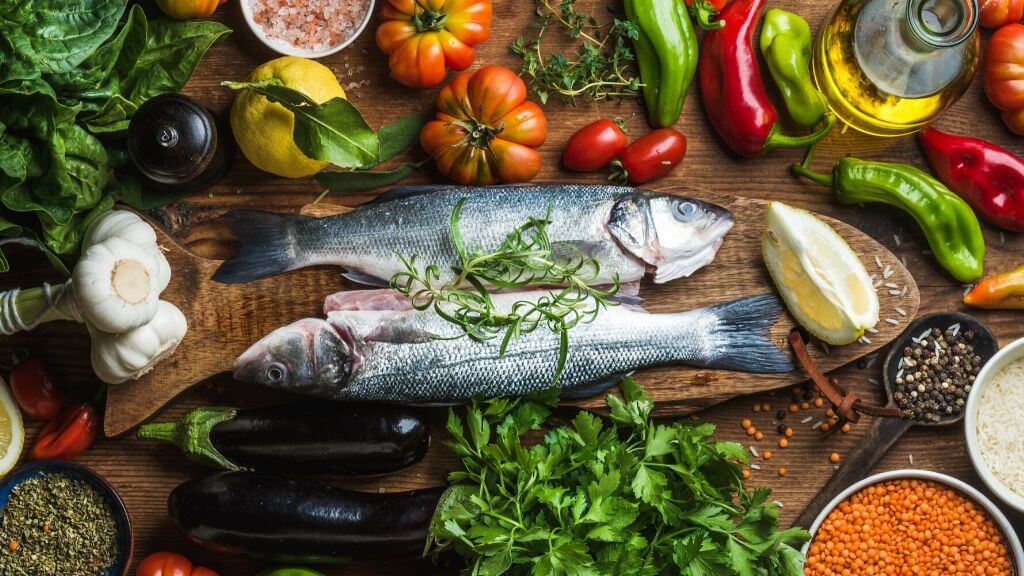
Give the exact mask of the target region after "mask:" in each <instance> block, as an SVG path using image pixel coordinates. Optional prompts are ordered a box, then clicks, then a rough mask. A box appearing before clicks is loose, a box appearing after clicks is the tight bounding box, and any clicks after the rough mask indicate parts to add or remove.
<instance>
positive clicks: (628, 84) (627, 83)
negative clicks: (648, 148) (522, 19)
mask: <svg viewBox="0 0 1024 576" xmlns="http://www.w3.org/2000/svg"><path fill="white" fill-rule="evenodd" d="M536 3H537V10H536V13H537V19H536V20H535V21H534V22H532V23H531V24H530V29H531V30H533V31H534V34H533V37H532V38H530V39H525V38H523V37H522V36H520V37H518V38H516V40H515V41H514V42H513V43H512V46H511V48H512V52H513V53H514V54H517V55H519V56H521V57H522V59H523V68H522V71H521V73H520V74H521V75H522V76H524V77H526V78H527V79H528V80H529V82H530V85H531V86H532V87H533V90H534V91H535V92H536V93H537V96H538V97H539V98H540V101H541V103H547V100H548V97H550V96H551V95H553V94H557V95H560V96H561V97H562V99H563V100H565V101H566V102H568V103H569V104H571V105H573V106H575V105H576V98H577V97H580V96H585V97H587V98H590V99H591V100H604V99H606V98H624V97H634V96H636V95H637V93H638V91H639V90H640V87H641V86H642V84H641V83H640V79H639V77H638V76H637V75H636V73H635V71H634V70H633V67H632V64H631V63H632V62H633V61H634V60H635V59H636V57H635V56H634V54H633V47H632V44H631V42H630V41H631V40H633V39H636V37H637V36H638V35H639V31H638V30H637V27H636V25H635V24H633V23H632V22H630V21H628V20H620V19H618V18H613V19H612V21H611V22H608V23H601V22H598V20H597V18H595V17H594V16H593V15H590V14H584V13H582V12H579V11H578V10H577V9H576V0H560V1H558V2H554V1H553V0H536ZM552 27H556V28H563V29H565V31H566V32H567V33H568V35H569V38H571V39H573V40H575V41H577V43H578V49H576V50H575V51H573V52H572V54H570V55H568V56H566V55H565V54H561V53H554V54H545V53H544V52H545V49H546V47H547V45H546V44H543V42H542V40H543V39H544V35H545V33H547V32H548V30H549V29H551V28H552ZM552 33H554V32H552Z"/></svg>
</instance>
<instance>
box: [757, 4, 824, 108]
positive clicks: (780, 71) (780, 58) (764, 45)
mask: <svg viewBox="0 0 1024 576" xmlns="http://www.w3.org/2000/svg"><path fill="white" fill-rule="evenodd" d="M812 40H813V37H812V36H811V27H810V26H809V25H808V24H807V21H806V20H804V19H803V18H801V17H800V16H798V15H796V14H793V13H792V12H786V11H785V10H779V9H778V8H772V9H770V10H768V11H767V12H766V13H765V15H764V24H762V26H761V41H760V44H761V53H762V54H764V59H765V62H767V64H768V71H769V72H770V73H771V75H772V80H774V81H775V85H776V86H777V87H778V88H779V92H780V93H781V94H782V99H783V101H785V104H786V110H788V111H789V115H790V117H791V118H793V121H794V122H796V123H797V124H799V125H800V126H805V127H807V128H813V127H814V126H817V125H818V124H819V123H820V122H821V119H822V118H823V117H824V116H825V113H826V112H827V111H828V104H827V103H826V102H825V96H824V95H822V93H821V92H819V91H818V89H817V88H816V87H815V86H814V83H813V81H812V80H811V42H812Z"/></svg>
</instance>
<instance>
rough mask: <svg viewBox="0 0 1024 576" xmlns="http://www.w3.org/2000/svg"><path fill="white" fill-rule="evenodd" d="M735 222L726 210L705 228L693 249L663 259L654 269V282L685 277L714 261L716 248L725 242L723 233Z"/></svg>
mask: <svg viewBox="0 0 1024 576" xmlns="http://www.w3.org/2000/svg"><path fill="white" fill-rule="evenodd" d="M735 224H736V222H735V221H734V220H733V219H732V215H730V214H729V213H728V212H726V213H725V215H724V216H723V217H721V218H719V219H718V220H717V221H716V222H715V223H713V224H711V225H710V226H708V227H707V229H706V230H705V232H704V234H703V236H704V241H703V242H701V243H700V246H699V247H698V248H697V249H696V250H693V251H689V252H682V253H679V254H676V255H673V256H671V257H668V258H666V259H665V261H664V262H662V263H660V264H658V265H657V266H656V268H655V270H654V283H655V284H664V283H666V282H671V281H672V280H676V279H678V278H685V277H688V276H690V275H691V274H693V273H694V272H696V271H697V270H700V269H701V268H703V267H705V266H707V265H708V264H710V263H711V262H713V261H714V259H715V256H717V255H718V250H719V249H720V248H721V247H722V244H724V243H725V235H726V234H728V233H729V231H730V230H732V227H733V226H734V225H735Z"/></svg>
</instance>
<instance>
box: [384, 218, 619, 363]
mask: <svg viewBox="0 0 1024 576" xmlns="http://www.w3.org/2000/svg"><path fill="white" fill-rule="evenodd" d="M464 201H465V200H464V199H461V200H459V201H458V202H457V203H456V204H455V209H454V210H452V217H451V221H450V222H449V231H450V234H451V238H452V242H453V243H454V245H455V249H456V252H458V254H459V261H460V262H459V265H458V266H457V267H456V268H455V269H454V270H453V271H454V272H455V277H454V278H453V279H452V280H450V281H447V282H444V283H438V281H439V280H440V278H441V269H440V268H439V267H438V266H437V265H434V264H431V265H428V266H426V267H424V268H420V267H419V266H418V265H417V262H416V260H417V256H416V255H415V254H414V255H412V256H405V255H403V254H399V255H398V257H399V258H401V260H402V263H403V264H404V265H405V268H406V269H405V271H403V272H399V273H397V274H395V275H394V276H393V277H392V278H391V287H392V288H394V289H395V290H398V291H399V292H401V293H402V294H403V295H405V296H408V297H409V300H410V302H411V303H412V305H413V307H415V308H416V309H418V310H426V309H429V308H432V309H433V310H434V312H436V313H437V314H438V315H439V316H440V317H442V318H444V319H445V320H447V321H449V322H451V323H453V324H456V325H458V326H459V327H460V328H462V330H463V331H464V333H465V335H467V336H469V337H470V338H474V339H476V340H491V339H494V338H498V337H501V348H500V353H501V354H502V355H504V354H505V352H506V351H507V350H508V347H509V344H511V343H512V342H513V341H515V340H516V339H518V338H519V336H521V335H522V334H528V333H530V332H533V331H534V330H536V329H538V328H547V329H549V330H551V331H552V332H555V333H556V334H558V335H559V336H560V337H561V342H560V346H559V352H558V363H557V365H556V368H555V374H554V381H556V382H557V381H558V379H559V377H561V375H562V370H563V369H564V368H565V361H566V358H567V357H568V354H569V331H570V330H571V329H572V328H574V327H576V326H577V325H579V324H581V323H587V322H591V321H593V320H594V318H596V317H597V314H598V313H599V312H600V311H601V310H603V309H605V308H606V307H608V306H614V305H615V304H616V303H615V302H614V301H612V300H611V297H612V296H614V295H615V293H616V292H618V291H619V281H618V277H616V279H615V282H614V284H613V285H612V286H611V287H608V288H604V289H602V288H599V287H598V286H596V285H595V280H596V279H597V278H598V276H599V275H600V271H601V264H600V263H599V262H598V261H597V260H596V259H594V258H590V257H587V256H584V255H583V254H582V253H581V252H577V253H576V254H575V255H570V256H569V257H558V258H556V257H555V255H554V249H553V246H552V244H551V239H550V238H549V237H548V233H547V227H548V225H549V224H550V219H549V218H548V217H545V218H544V219H540V218H530V220H529V221H528V222H526V223H525V224H523V225H521V226H519V227H517V228H515V229H513V230H512V231H511V232H510V233H509V234H508V236H507V237H506V238H505V241H504V242H503V243H502V245H501V246H500V247H499V248H498V249H497V250H495V251H494V252H476V251H474V250H472V249H471V247H469V246H466V244H465V242H464V241H463V239H462V233H461V231H460V230H459V217H460V215H461V214H462V205H463V203H464ZM466 286H468V288H466ZM488 286H495V287H498V288H501V289H523V288H528V287H531V286H562V288H556V289H552V291H551V292H550V293H549V294H548V295H546V296H543V297H541V298H539V299H537V300H536V301H530V300H523V301H519V302H516V303H514V304H513V305H512V306H511V307H510V308H509V309H508V310H499V309H497V307H496V306H495V304H494V302H493V301H492V300H491V296H490V292H489V289H488V288H487V287H488Z"/></svg>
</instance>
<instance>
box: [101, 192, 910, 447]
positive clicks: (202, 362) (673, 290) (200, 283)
mask: <svg viewBox="0 0 1024 576" xmlns="http://www.w3.org/2000/svg"><path fill="white" fill-rule="evenodd" d="M691 195H694V196H697V197H699V198H700V199H702V200H707V201H711V202H714V203H716V204H718V205H720V206H722V207H725V208H727V209H729V210H730V211H731V212H732V213H733V217H734V218H735V220H736V226H735V227H734V228H733V229H732V231H731V232H729V234H728V236H726V241H725V244H724V245H723V246H722V248H721V250H720V251H719V252H718V256H717V258H716V259H715V261H714V262H713V263H711V264H710V265H708V266H707V267H705V268H704V269H702V270H700V271H698V272H697V273H695V274H694V275H693V276H692V277H690V278H683V279H680V280H676V281H674V282H670V283H668V284H663V285H655V284H651V283H650V282H645V283H644V285H643V286H642V287H641V290H640V296H641V297H642V298H644V301H645V307H646V308H647V309H648V310H650V311H651V312H663V313H664V312H678V311H683V310H689V309H692V308H698V307H701V306H708V305H711V304H717V303H721V302H726V301H729V300H734V299H736V298H741V297H743V296H751V295H757V294H765V293H769V292H772V291H773V287H772V283H771V279H770V278H769V276H768V273H767V271H766V270H765V267H764V264H763V263H762V261H761V240H760V236H761V232H762V229H763V226H764V209H765V207H766V206H767V203H766V202H764V201H761V200H755V199H749V198H739V197H734V196H728V195H719V194H700V195H695V194H692V193H691ZM344 210H345V208H340V207H325V206H321V205H316V206H310V207H307V209H304V212H306V213H310V214H316V215H326V214H329V213H333V212H340V211H344ZM823 219H824V220H825V221H826V222H828V223H829V224H830V225H832V226H833V227H834V228H835V229H836V230H837V231H838V232H839V234H840V235H841V236H842V237H843V238H844V239H845V240H846V241H847V243H848V244H849V245H850V246H851V247H853V249H854V251H856V252H857V254H859V255H860V256H861V260H862V261H863V262H864V264H865V266H866V267H867V269H868V273H869V274H877V278H878V279H882V276H883V272H884V271H885V269H886V268H888V269H889V270H890V275H889V277H888V278H886V279H885V283H886V284H889V285H890V286H893V288H889V287H886V286H884V285H883V286H880V287H879V289H878V294H879V300H880V304H881V318H882V319H883V320H881V321H880V322H879V324H878V326H877V327H876V328H877V330H878V333H877V334H868V335H867V336H868V338H869V341H867V342H857V343H854V344H851V345H849V346H844V347H840V348H835V349H833V350H831V351H830V352H829V354H828V355H826V354H825V351H824V350H823V349H822V348H819V347H814V346H812V354H814V355H815V357H816V360H817V361H818V362H819V363H820V365H821V366H822V367H823V369H824V370H826V371H827V370H831V369H834V368H837V367H839V366H842V365H844V364H847V363H849V362H851V361H853V360H856V359H858V358H860V357H862V356H864V355H866V354H869V353H871V352H873V351H875V350H877V349H878V348H880V347H882V346H883V345H885V344H886V343H888V342H889V341H891V340H892V339H893V338H895V337H896V336H897V335H898V334H899V333H900V332H902V330H903V327H904V326H905V325H906V324H908V323H909V322H910V320H912V319H913V318H914V316H915V315H916V313H917V309H918V305H919V303H920V295H919V294H918V290H917V284H915V282H914V279H913V278H912V277H911V275H910V273H909V272H908V271H907V269H906V268H904V267H903V265H902V264H901V263H900V261H899V260H898V259H897V258H896V257H895V256H894V255H893V254H892V253H891V252H889V251H888V250H886V249H885V248H884V247H883V246H882V245H881V244H879V243H878V242H876V241H874V240H873V239H871V238H870V237H869V236H867V235H866V234H864V233H863V232H860V231H859V230H857V229H856V228H854V227H852V226H849V225H847V224H845V223H843V222H840V221H838V220H834V219H831V218H827V217H823ZM156 228H157V229H158V235H159V242H160V244H161V245H162V246H163V247H164V248H165V249H166V250H167V259H168V261H169V262H170V264H171V270H172V272H173V274H172V278H171V283H170V286H168V288H167V290H166V291H165V292H164V294H163V298H164V299H166V300H168V301H170V302H173V303H174V304H176V305H177V306H178V307H179V308H181V310H182V312H184V313H185V316H186V318H188V321H189V330H188V334H187V335H186V336H185V339H184V341H182V343H181V345H180V346H179V347H178V349H177V351H176V352H175V353H174V354H173V355H172V356H171V357H170V358H168V359H166V360H164V361H163V362H162V363H160V364H159V365H158V366H157V367H156V368H155V369H154V370H153V371H152V372H150V373H149V374H147V375H145V376H143V377H142V378H141V379H139V380H137V381H133V382H128V383H125V384H121V385H118V386H111V387H110V389H109V391H108V393H107V405H106V418H105V420H104V432H105V433H106V435H107V436H118V435H121V434H124V433H126V432H128V431H129V430H131V429H133V428H135V427H136V426H138V425H139V424H141V423H142V422H144V421H145V420H147V419H149V418H150V417H151V416H153V415H154V414H156V413H157V412H158V411H159V410H160V409H161V408H163V407H164V406H165V405H166V404H167V403H169V402H170V401H171V400H173V399H174V398H175V397H176V396H178V395H179V394H181V393H182V392H184V391H185V390H188V389H189V388H191V387H192V386H194V385H196V384H198V383H200V382H202V381H204V380H206V379H208V378H210V377H212V376H214V375H216V374H219V373H222V372H227V371H229V370H230V369H231V366H232V364H233V362H234V360H235V358H236V357H237V356H238V355H239V354H240V353H241V352H243V351H244V350H245V349H246V348H248V347H249V345H250V344H252V343H253V342H255V341H256V340H258V339H259V338H260V337H262V336H264V335H266V334H267V333H268V332H270V331H271V330H274V329H275V328H278V327H280V326H284V325H285V324H288V323H290V322H293V321H294V320H297V319H299V318H305V317H310V316H321V315H322V314H321V307H322V304H323V299H324V297H325V296H327V295H328V294H331V293H333V292H337V291H339V290H350V289H359V288H360V287H359V286H356V285H353V284H351V283H349V282H347V281H346V280H344V279H343V278H342V277H341V275H340V273H339V270H338V269H336V268H326V267H322V268H310V269H304V270H298V271H295V272H289V273H287V274H283V275H280V276H275V277H272V278H266V279H263V280H258V281H255V282H250V283H247V284H236V285H226V284H220V283H218V282H214V281H213V280H212V279H211V277H212V275H213V273H214V271H215V270H216V269H217V267H218V266H220V264H221V261H220V260H209V259H205V258H201V257H199V256H196V255H195V254H193V253H191V252H190V251H189V250H188V249H186V248H185V247H183V246H181V245H180V244H179V243H178V242H176V241H175V240H174V239H173V238H172V237H171V236H170V235H168V234H167V233H166V232H164V231H163V230H162V229H160V227H159V226H156ZM879 262H880V263H881V266H879ZM890 291H892V292H890ZM895 292H899V293H900V294H894V293H895ZM897 308H899V309H900V310H902V312H903V314H901V313H899V312H897V311H896V309H897ZM886 318H888V319H890V320H891V321H892V322H888V321H886V320H885V319H886ZM893 322H894V323H893ZM792 327H793V321H792V319H790V318H789V317H788V315H784V316H783V317H782V318H781V319H780V321H779V322H778V323H777V324H776V326H775V327H774V328H773V329H772V339H773V340H774V341H775V342H776V344H777V345H778V346H779V347H780V348H784V347H785V346H786V344H785V341H786V335H787V334H788V333H789V331H790V329H791V328H792ZM638 379H639V381H640V383H641V384H643V385H644V386H645V387H646V388H647V390H648V392H649V393H650V394H651V396H652V397H653V399H654V400H655V401H656V402H657V408H658V413H659V414H660V415H666V416H667V415H682V414H687V413H690V412H693V411H695V410H698V409H700V408H704V407H707V406H711V405H714V404H717V403H719V402H722V401H724V400H727V399H729V398H733V397H735V396H739V395H742V394H748V393H752V392H758V391H764V390H769V389H773V388H779V387H784V386H788V385H792V384H796V383H799V382H802V381H804V380H806V377H805V375H804V374H803V372H802V371H797V372H792V373H789V374H746V373H736V372H728V371H723V370H707V369H700V368H692V367H688V366H666V367H661V368H655V369H649V370H643V371H642V372H640V373H639V374H638ZM574 404H577V405H579V406H583V407H594V408H600V407H602V406H603V405H604V400H603V395H599V396H597V397H594V398H588V399H582V400H578V401H575V402H574Z"/></svg>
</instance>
